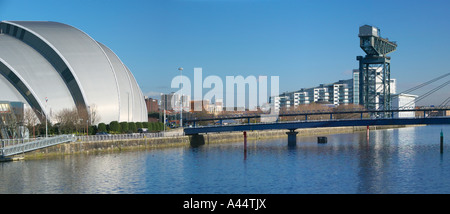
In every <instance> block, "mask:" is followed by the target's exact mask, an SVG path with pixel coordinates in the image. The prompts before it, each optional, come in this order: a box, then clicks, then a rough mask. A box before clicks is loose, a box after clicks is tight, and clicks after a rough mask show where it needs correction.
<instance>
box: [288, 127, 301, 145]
mask: <svg viewBox="0 0 450 214" xmlns="http://www.w3.org/2000/svg"><path fill="white" fill-rule="evenodd" d="M286 134H287V135H288V146H295V145H297V134H298V132H296V131H295V129H289V131H288V132H286Z"/></svg>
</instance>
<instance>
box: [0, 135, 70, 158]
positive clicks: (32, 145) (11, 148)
mask: <svg viewBox="0 0 450 214" xmlns="http://www.w3.org/2000/svg"><path fill="white" fill-rule="evenodd" d="M75 139H76V138H75V136H74V135H59V136H55V137H49V138H42V139H31V140H26V139H0V143H1V144H0V159H3V158H6V157H9V156H13V155H17V154H22V153H25V152H30V151H33V150H37V149H42V148H45V147H49V146H54V145H58V144H61V143H68V142H73V141H75Z"/></svg>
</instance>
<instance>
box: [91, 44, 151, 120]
mask: <svg viewBox="0 0 450 214" xmlns="http://www.w3.org/2000/svg"><path fill="white" fill-rule="evenodd" d="M99 44H100V46H101V47H102V48H103V50H104V51H105V53H106V55H107V56H108V58H109V59H110V61H111V64H112V66H113V68H114V71H115V73H116V77H117V82H118V86H119V89H120V90H119V91H120V120H119V121H128V120H130V121H146V120H147V118H145V117H143V115H141V111H142V110H143V108H144V107H145V106H143V104H142V103H141V102H140V99H139V98H140V97H142V99H143V96H142V94H141V93H140V89H139V87H138V86H137V83H136V81H135V78H134V77H133V75H132V74H131V73H129V72H128V71H127V68H126V67H125V65H124V64H123V63H122V61H120V59H119V57H117V55H116V54H115V53H114V52H113V51H112V50H111V49H109V48H108V47H106V46H105V45H103V44H101V43H99ZM144 105H145V104H144ZM128 107H129V108H130V111H129V112H128ZM144 110H146V108H145V109H144Z"/></svg>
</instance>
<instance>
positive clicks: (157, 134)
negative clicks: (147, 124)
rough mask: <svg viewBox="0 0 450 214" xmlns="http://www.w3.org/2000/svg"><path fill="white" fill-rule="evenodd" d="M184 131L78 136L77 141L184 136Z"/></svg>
mask: <svg viewBox="0 0 450 214" xmlns="http://www.w3.org/2000/svg"><path fill="white" fill-rule="evenodd" d="M183 135H184V132H155V133H133V134H105V135H89V136H86V135H84V136H76V138H77V141H107V140H129V139H144V138H157V137H178V136H183Z"/></svg>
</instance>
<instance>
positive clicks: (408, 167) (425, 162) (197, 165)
mask: <svg viewBox="0 0 450 214" xmlns="http://www.w3.org/2000/svg"><path fill="white" fill-rule="evenodd" d="M441 129H442V130H443V131H444V137H445V140H444V143H445V147H444V154H443V155H441V154H440V152H439V136H440V132H441ZM327 137H328V143H327V144H317V136H312V137H298V138H297V146H296V147H294V148H289V147H288V146H287V137H286V139H284V138H283V139H276V140H258V141H257V142H256V141H249V142H248V151H247V152H248V153H247V158H246V160H244V153H243V143H242V142H236V143H231V144H220V145H205V146H201V147H198V148H171V149H161V150H150V151H138V152H122V153H114V154H100V155H72V156H66V157H64V158H52V159H43V160H26V161H18V162H6V163H0V178H1V180H0V193H70V194H72V193H108V194H109V193H125V194H128V193H133V194H140V193H188V194H196V193H232V194H234V193H243V194H258V193H264V194H266V193H267V194H271V193H274V194H278V193H281V194H284V193H294V194H297V193H350V194H353V193H447V194H448V193H450V146H449V143H450V141H449V140H448V139H449V138H450V126H448V125H447V126H422V127H410V128H401V129H389V130H376V131H371V132H370V138H369V141H367V137H366V133H365V132H362V133H352V134H334V135H328V136H327Z"/></svg>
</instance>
